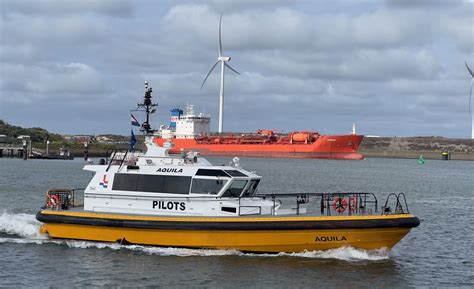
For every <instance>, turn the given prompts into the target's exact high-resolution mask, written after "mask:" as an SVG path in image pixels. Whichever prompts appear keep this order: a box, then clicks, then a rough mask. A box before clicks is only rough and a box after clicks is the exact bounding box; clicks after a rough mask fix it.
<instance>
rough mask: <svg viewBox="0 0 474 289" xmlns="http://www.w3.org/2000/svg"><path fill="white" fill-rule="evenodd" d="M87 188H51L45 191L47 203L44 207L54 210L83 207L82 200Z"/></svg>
mask: <svg viewBox="0 0 474 289" xmlns="http://www.w3.org/2000/svg"><path fill="white" fill-rule="evenodd" d="M84 190H85V189H50V190H48V191H47V192H46V193H45V203H44V206H43V208H45V209H52V210H58V211H59V210H68V209H70V208H75V207H81V206H83V203H82V202H81V201H80V200H81V196H78V195H79V194H82V195H84Z"/></svg>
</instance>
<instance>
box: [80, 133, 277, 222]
mask: <svg viewBox="0 0 474 289" xmlns="http://www.w3.org/2000/svg"><path fill="white" fill-rule="evenodd" d="M145 144H146V146H147V152H146V153H144V154H137V155H136V156H135V157H132V158H127V156H126V155H125V156H124V155H121V156H120V157H119V158H118V159H112V160H111V161H110V162H109V163H108V164H105V165H86V166H85V167H84V170H88V171H92V172H94V173H95V175H94V177H93V178H92V180H91V181H90V183H89V185H88V186H87V188H86V189H85V191H84V210H85V211H90V212H110V213H122V214H124V213H125V214H143V215H155V216H156V215H168V216H169V215H179V216H242V215H274V214H277V211H278V209H279V205H278V204H277V205H276V204H275V201H274V200H273V201H272V200H265V199H262V198H260V197H253V195H254V194H255V193H256V191H257V187H258V184H259V182H260V179H261V177H260V176H258V175H256V174H255V173H253V172H249V171H246V170H244V169H242V168H241V167H240V166H239V163H238V159H236V160H234V161H233V163H232V164H231V165H228V166H214V165H212V164H211V163H209V162H208V161H207V160H205V159H203V158H201V157H200V156H199V155H198V154H197V153H195V152H190V153H187V154H183V155H181V156H176V155H175V156H171V155H168V148H163V147H159V146H158V145H156V144H155V143H154V142H153V137H152V136H147V137H146V140H145ZM282 213H283V211H282Z"/></svg>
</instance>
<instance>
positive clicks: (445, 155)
mask: <svg viewBox="0 0 474 289" xmlns="http://www.w3.org/2000/svg"><path fill="white" fill-rule="evenodd" d="M441 159H442V160H443V161H447V160H450V159H451V153H449V152H442V153H441Z"/></svg>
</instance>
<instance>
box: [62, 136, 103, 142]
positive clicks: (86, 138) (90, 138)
mask: <svg viewBox="0 0 474 289" xmlns="http://www.w3.org/2000/svg"><path fill="white" fill-rule="evenodd" d="M64 140H65V141H67V142H72V143H85V142H87V143H94V142H95V136H93V135H66V136H64Z"/></svg>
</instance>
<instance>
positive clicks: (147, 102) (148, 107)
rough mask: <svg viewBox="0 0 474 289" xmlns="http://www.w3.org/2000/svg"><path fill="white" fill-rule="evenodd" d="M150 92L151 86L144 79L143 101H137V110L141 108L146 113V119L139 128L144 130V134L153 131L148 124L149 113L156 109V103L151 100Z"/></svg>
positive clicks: (149, 133) (151, 90)
mask: <svg viewBox="0 0 474 289" xmlns="http://www.w3.org/2000/svg"><path fill="white" fill-rule="evenodd" d="M152 92H153V88H151V87H150V88H148V81H145V96H144V97H143V103H137V105H138V108H137V110H142V111H145V113H146V121H145V122H144V123H142V126H141V128H140V131H143V132H145V134H146V135H151V134H153V133H154V132H155V130H154V129H152V128H151V125H150V115H151V114H152V113H154V112H155V111H156V109H155V107H157V106H158V103H153V102H152V101H151V98H152V96H151V94H152Z"/></svg>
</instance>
